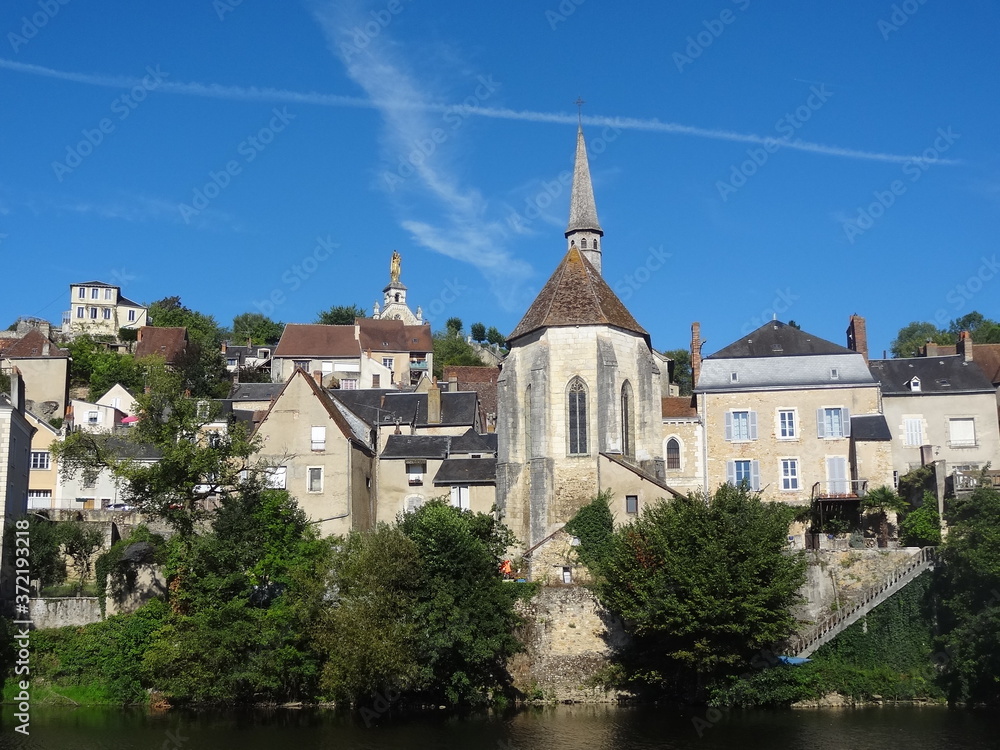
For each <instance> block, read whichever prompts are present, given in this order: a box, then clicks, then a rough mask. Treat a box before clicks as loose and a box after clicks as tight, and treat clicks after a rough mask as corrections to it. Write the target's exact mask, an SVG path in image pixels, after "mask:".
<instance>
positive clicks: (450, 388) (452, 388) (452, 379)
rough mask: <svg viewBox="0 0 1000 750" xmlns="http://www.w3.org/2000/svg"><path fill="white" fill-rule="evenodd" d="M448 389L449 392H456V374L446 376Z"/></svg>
mask: <svg viewBox="0 0 1000 750" xmlns="http://www.w3.org/2000/svg"><path fill="white" fill-rule="evenodd" d="M448 391H449V392H451V393H457V392H458V377H457V376H455V375H452V376H451V377H450V378H448Z"/></svg>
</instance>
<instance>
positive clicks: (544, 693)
mask: <svg viewBox="0 0 1000 750" xmlns="http://www.w3.org/2000/svg"><path fill="white" fill-rule="evenodd" d="M519 606H520V609H521V612H520V613H521V615H522V616H523V617H524V618H525V625H524V626H523V627H522V629H521V632H520V637H521V639H522V641H523V643H524V644H525V652H524V653H521V654H518V655H517V656H515V657H514V658H513V659H512V660H511V663H510V664H509V668H510V672H511V675H512V676H513V677H514V687H515V688H517V689H518V690H520V691H521V692H522V693H523V694H524V695H525V698H526V699H529V700H530V699H541V700H556V701H585V702H589V703H594V702H613V701H617V700H618V694H617V693H616V692H615V691H605V690H604V689H603V688H601V687H598V686H595V685H594V684H593V680H594V676H595V675H596V674H598V673H599V672H600V670H601V669H603V668H604V667H605V666H607V665H608V659H609V656H610V654H611V650H612V649H613V648H617V647H620V646H621V645H622V644H623V643H624V639H625V635H624V633H623V632H622V630H621V627H620V625H618V623H617V622H615V621H614V620H613V618H610V617H609V616H608V615H607V614H606V613H604V612H603V611H602V610H601V609H600V607H599V605H598V604H597V601H596V600H595V599H594V597H593V595H592V594H591V593H590V591H589V590H588V589H586V588H583V587H582V586H559V585H555V586H546V587H544V588H542V589H541V591H539V593H538V594H537V595H536V596H535V597H534V598H533V599H532V600H531V601H530V602H524V603H522V604H520V605H519Z"/></svg>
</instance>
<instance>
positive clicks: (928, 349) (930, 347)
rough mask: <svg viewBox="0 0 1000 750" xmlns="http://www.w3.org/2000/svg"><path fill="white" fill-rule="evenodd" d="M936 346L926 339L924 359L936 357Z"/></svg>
mask: <svg viewBox="0 0 1000 750" xmlns="http://www.w3.org/2000/svg"><path fill="white" fill-rule="evenodd" d="M937 349H938V345H937V344H935V343H934V342H933V341H931V340H930V339H927V343H926V344H924V356H925V357H936V356H937V355H938V350H937Z"/></svg>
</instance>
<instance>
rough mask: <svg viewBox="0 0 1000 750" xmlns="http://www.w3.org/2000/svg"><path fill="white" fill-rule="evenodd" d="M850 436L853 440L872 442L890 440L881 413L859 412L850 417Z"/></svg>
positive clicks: (890, 434)
mask: <svg viewBox="0 0 1000 750" xmlns="http://www.w3.org/2000/svg"><path fill="white" fill-rule="evenodd" d="M851 438H852V439H853V440H854V441H855V442H861V443H874V442H885V441H887V440H892V433H891V432H889V424H888V423H887V422H886V421H885V415H883V414H860V415H857V416H852V417H851Z"/></svg>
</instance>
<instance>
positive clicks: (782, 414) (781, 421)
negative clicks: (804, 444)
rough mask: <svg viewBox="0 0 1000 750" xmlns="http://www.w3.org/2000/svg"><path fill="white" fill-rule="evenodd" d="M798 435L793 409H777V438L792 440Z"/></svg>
mask: <svg viewBox="0 0 1000 750" xmlns="http://www.w3.org/2000/svg"><path fill="white" fill-rule="evenodd" d="M798 436H799V433H798V425H796V424H795V409H779V410H778V438H779V439H781V440H792V439H794V438H797V437H798Z"/></svg>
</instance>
